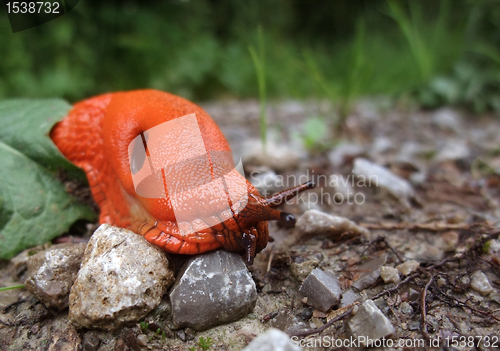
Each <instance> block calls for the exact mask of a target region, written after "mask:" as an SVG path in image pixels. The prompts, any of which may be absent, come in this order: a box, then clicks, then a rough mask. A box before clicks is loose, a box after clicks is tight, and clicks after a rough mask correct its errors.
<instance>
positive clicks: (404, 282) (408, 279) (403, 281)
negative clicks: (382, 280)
mask: <svg viewBox="0 0 500 351" xmlns="http://www.w3.org/2000/svg"><path fill="white" fill-rule="evenodd" d="M419 275H420V273H413V274H411V275H409V276H407V277H406V278H405V279H404V280H402V281H400V282H399V283H398V284H396V285H395V286H393V287H392V288H389V289H386V290H384V291H381V292H379V293H378V294H377V295H375V296H372V297H371V298H370V300H376V299H378V298H379V297H382V296H384V295H387V294H389V293H391V292H393V291H396V290H398V289H399V288H400V287H401V286H402V285H404V284H406V283H408V282H409V281H410V280H412V279H414V278H416V277H418V276H419Z"/></svg>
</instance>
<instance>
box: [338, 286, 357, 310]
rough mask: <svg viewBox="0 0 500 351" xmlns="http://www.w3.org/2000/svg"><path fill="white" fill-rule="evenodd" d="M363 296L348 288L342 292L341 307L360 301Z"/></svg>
mask: <svg viewBox="0 0 500 351" xmlns="http://www.w3.org/2000/svg"><path fill="white" fill-rule="evenodd" d="M360 299H361V297H360V296H359V295H358V294H356V293H355V292H354V291H352V290H347V291H345V292H343V293H342V299H341V300H340V304H339V308H342V307H346V306H349V305H352V304H353V303H355V302H356V301H359V300H360Z"/></svg>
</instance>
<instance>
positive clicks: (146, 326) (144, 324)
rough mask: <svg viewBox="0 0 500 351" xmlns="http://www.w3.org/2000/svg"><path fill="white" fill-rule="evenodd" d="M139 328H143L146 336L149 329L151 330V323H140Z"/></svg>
mask: <svg viewBox="0 0 500 351" xmlns="http://www.w3.org/2000/svg"><path fill="white" fill-rule="evenodd" d="M139 326H140V327H141V331H142V332H143V333H144V334H146V332H147V331H148V328H149V323H146V322H140V323H139Z"/></svg>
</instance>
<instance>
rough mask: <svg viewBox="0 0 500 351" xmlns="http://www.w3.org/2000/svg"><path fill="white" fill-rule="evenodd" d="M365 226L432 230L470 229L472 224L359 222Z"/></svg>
mask: <svg viewBox="0 0 500 351" xmlns="http://www.w3.org/2000/svg"><path fill="white" fill-rule="evenodd" d="M359 225H360V226H361V227H363V228H367V229H384V230H397V229H409V230H415V229H422V230H430V231H436V232H438V231H442V230H452V229H468V228H469V227H470V224H466V223H463V224H453V223H442V222H431V223H421V224H409V223H378V224H376V223H359Z"/></svg>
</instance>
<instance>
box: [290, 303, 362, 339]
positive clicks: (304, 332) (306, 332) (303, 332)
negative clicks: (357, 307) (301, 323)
mask: <svg viewBox="0 0 500 351" xmlns="http://www.w3.org/2000/svg"><path fill="white" fill-rule="evenodd" d="M352 310H353V309H352V308H350V309H349V310H347V311H345V312H344V313H342V314H341V315H339V316H337V317H335V318H332V319H330V320H329V321H328V322H327V323H326V324H325V325H323V326H322V327H319V328H316V329H305V330H301V331H298V332H295V333H291V334H288V335H289V336H308V335H311V334H316V333H321V332H322V331H323V330H325V329H326V328H328V327H330V326H331V325H333V323H335V322H337V321H339V320H341V319H344V318H345V317H347V316H349V315H350V314H351V313H352Z"/></svg>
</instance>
